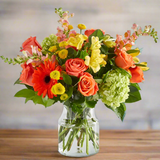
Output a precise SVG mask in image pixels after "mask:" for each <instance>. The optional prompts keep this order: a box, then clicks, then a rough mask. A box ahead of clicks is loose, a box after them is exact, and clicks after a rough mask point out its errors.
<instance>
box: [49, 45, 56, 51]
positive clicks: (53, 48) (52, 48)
mask: <svg viewBox="0 0 160 160" xmlns="http://www.w3.org/2000/svg"><path fill="white" fill-rule="evenodd" d="M56 50H57V47H56V46H51V47H50V48H49V51H50V52H55V51H56Z"/></svg>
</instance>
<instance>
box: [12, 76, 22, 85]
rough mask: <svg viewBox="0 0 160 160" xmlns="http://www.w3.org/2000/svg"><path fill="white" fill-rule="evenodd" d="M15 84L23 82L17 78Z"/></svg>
mask: <svg viewBox="0 0 160 160" xmlns="http://www.w3.org/2000/svg"><path fill="white" fill-rule="evenodd" d="M15 84H23V83H21V81H20V80H19V78H18V79H17V80H16V81H15V82H14V85H15Z"/></svg>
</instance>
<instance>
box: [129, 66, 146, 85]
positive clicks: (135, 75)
mask: <svg viewBox="0 0 160 160" xmlns="http://www.w3.org/2000/svg"><path fill="white" fill-rule="evenodd" d="M129 70H130V72H131V75H132V78H131V79H130V82H131V83H140V82H142V81H143V80H144V78H143V71H142V69H141V68H140V67H139V66H136V67H135V68H130V69H129Z"/></svg>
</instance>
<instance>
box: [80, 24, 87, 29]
mask: <svg viewBox="0 0 160 160" xmlns="http://www.w3.org/2000/svg"><path fill="white" fill-rule="evenodd" d="M78 28H79V29H86V26H85V25H84V24H78Z"/></svg>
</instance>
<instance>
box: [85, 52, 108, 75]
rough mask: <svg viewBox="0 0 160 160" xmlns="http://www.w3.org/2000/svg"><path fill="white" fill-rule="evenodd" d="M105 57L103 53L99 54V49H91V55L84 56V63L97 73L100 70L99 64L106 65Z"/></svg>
mask: <svg viewBox="0 0 160 160" xmlns="http://www.w3.org/2000/svg"><path fill="white" fill-rule="evenodd" d="M105 57H106V56H105V55H104V54H100V50H99V49H97V50H92V53H91V57H89V56H86V57H85V64H86V65H87V66H89V67H91V68H92V70H93V72H94V73H97V72H98V71H99V70H100V65H103V66H105V65H106V61H105V60H104V58H105Z"/></svg>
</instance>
